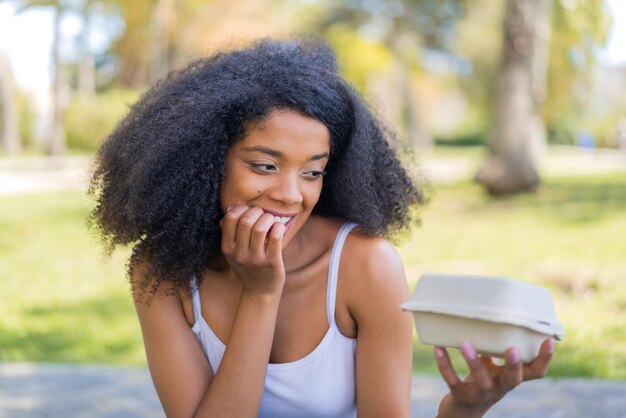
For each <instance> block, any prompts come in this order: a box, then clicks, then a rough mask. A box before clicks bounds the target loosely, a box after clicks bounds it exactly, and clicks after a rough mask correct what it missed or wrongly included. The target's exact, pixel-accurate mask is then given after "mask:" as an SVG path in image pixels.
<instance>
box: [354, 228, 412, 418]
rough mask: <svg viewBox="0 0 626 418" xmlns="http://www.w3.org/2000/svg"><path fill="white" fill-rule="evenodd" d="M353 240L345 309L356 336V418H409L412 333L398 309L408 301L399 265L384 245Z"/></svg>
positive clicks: (407, 315) (390, 248)
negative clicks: (349, 284)
mask: <svg viewBox="0 0 626 418" xmlns="http://www.w3.org/2000/svg"><path fill="white" fill-rule="evenodd" d="M356 239H358V240H359V243H358V244H357V245H355V246H353V250H356V252H355V251H351V253H352V254H361V257H356V260H355V261H353V262H351V264H350V265H351V266H355V267H356V269H355V271H354V273H352V272H350V276H351V277H353V278H354V281H353V285H352V286H351V289H350V291H351V295H350V299H349V309H350V312H351V314H352V316H353V318H354V320H355V322H356V324H357V332H358V334H357V353H356V391H357V394H356V398H357V411H358V416H359V418H362V417H399V418H401V417H407V418H408V417H409V409H410V395H411V393H410V392H411V362H412V337H413V332H412V317H411V314H410V313H409V312H403V311H402V310H401V309H400V304H401V303H402V302H404V301H406V300H407V299H408V289H407V283H406V279H405V275H404V267H403V265H402V260H401V259H400V256H399V255H398V253H397V252H396V250H395V249H394V248H393V246H392V245H391V244H389V243H388V242H387V241H385V240H382V239H363V238H356ZM357 266H358V267H357Z"/></svg>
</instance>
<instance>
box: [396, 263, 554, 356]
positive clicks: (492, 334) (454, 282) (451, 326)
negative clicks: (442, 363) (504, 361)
mask: <svg viewBox="0 0 626 418" xmlns="http://www.w3.org/2000/svg"><path fill="white" fill-rule="evenodd" d="M400 307H401V308H402V309H403V310H405V311H411V312H413V316H414V320H415V328H416V329H417V333H418V336H419V339H420V341H421V342H422V343H423V344H429V345H436V346H441V347H453V348H459V347H460V345H461V343H462V342H463V341H469V342H470V343H472V345H474V347H475V348H476V350H477V351H478V352H479V353H481V354H486V355H490V356H494V357H500V358H502V357H503V356H504V352H505V351H506V350H507V349H508V348H510V347H514V346H515V347H518V348H519V349H520V352H521V357H522V361H523V362H525V363H528V362H530V361H532V359H534V358H535V357H536V356H537V354H538V352H539V348H540V347H541V344H542V343H543V341H545V340H546V339H547V338H549V337H552V338H555V339H557V340H562V339H563V336H564V332H563V327H562V325H561V324H560V323H559V322H558V320H557V318H556V313H555V311H554V306H553V303H552V296H551V294H550V291H549V290H548V289H546V288H544V287H541V286H537V285H533V284H529V283H524V282H520V281H518V280H513V279H508V278H499V277H485V276H467V275H451V274H440V273H426V274H423V275H422V277H421V278H420V280H419V281H418V283H417V286H416V287H415V290H414V291H413V294H412V296H411V299H410V300H408V301H407V302H405V303H403V304H402V305H400Z"/></svg>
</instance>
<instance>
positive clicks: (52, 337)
mask: <svg viewBox="0 0 626 418" xmlns="http://www.w3.org/2000/svg"><path fill="white" fill-rule="evenodd" d="M89 211H90V203H89V202H88V201H87V200H86V198H84V197H83V196H81V195H80V194H79V193H55V194H43V195H29V196H19V197H18V196H11V197H2V198H0V280H1V282H2V292H1V293H0V361H25V360H28V361H52V362H113V363H123V364H137V363H141V362H143V361H145V360H144V354H143V347H142V342H141V334H140V330H139V325H138V323H137V320H136V319H135V313H134V308H133V307H132V305H131V303H130V295H129V291H128V286H127V284H126V282H125V279H124V255H123V254H120V253H115V254H114V255H113V257H112V258H111V259H105V258H104V257H103V256H102V254H101V251H100V250H99V247H98V243H97V241H96V240H95V239H94V238H93V237H92V236H91V235H90V234H89V233H88V231H87V227H86V218H87V216H88V214H89Z"/></svg>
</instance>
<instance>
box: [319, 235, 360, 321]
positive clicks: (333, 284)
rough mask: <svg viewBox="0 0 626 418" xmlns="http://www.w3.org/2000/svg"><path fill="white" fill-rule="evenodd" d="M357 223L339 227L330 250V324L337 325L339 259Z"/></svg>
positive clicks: (328, 291) (327, 302)
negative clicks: (336, 304) (336, 302)
mask: <svg viewBox="0 0 626 418" xmlns="http://www.w3.org/2000/svg"><path fill="white" fill-rule="evenodd" d="M355 226H356V224H353V223H345V224H343V225H341V228H339V232H337V237H336V238H335V243H334V244H333V249H332V250H331V252H330V263H329V265H328V286H327V290H326V292H327V293H326V314H327V316H328V323H329V325H335V301H336V299H337V276H338V274H339V259H340V257H341V249H342V248H343V243H344V242H345V241H346V237H347V236H348V234H349V233H350V231H351V230H352V228H354V227H355Z"/></svg>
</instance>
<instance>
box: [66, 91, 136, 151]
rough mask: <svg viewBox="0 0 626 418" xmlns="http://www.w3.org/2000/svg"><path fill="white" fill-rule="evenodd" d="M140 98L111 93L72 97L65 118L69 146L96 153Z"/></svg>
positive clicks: (126, 92)
mask: <svg viewBox="0 0 626 418" xmlns="http://www.w3.org/2000/svg"><path fill="white" fill-rule="evenodd" d="M138 97H139V93H138V92H137V91H134V90H109V91H107V92H105V93H102V94H99V95H96V96H89V97H81V96H75V97H73V98H72V101H71V103H70V105H69V106H68V108H67V109H66V111H65V115H64V122H65V127H66V130H67V142H68V146H69V147H70V148H73V149H77V150H84V151H95V150H96V149H97V148H98V146H99V145H100V143H101V142H102V141H103V140H104V139H105V138H106V137H107V136H108V135H109V134H110V133H111V131H112V130H113V128H114V127H115V126H116V124H117V122H118V121H119V120H120V118H121V117H122V116H123V115H124V114H126V113H127V112H128V109H129V107H130V105H131V104H132V103H133V102H134V101H135V100H137V98H138Z"/></svg>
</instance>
